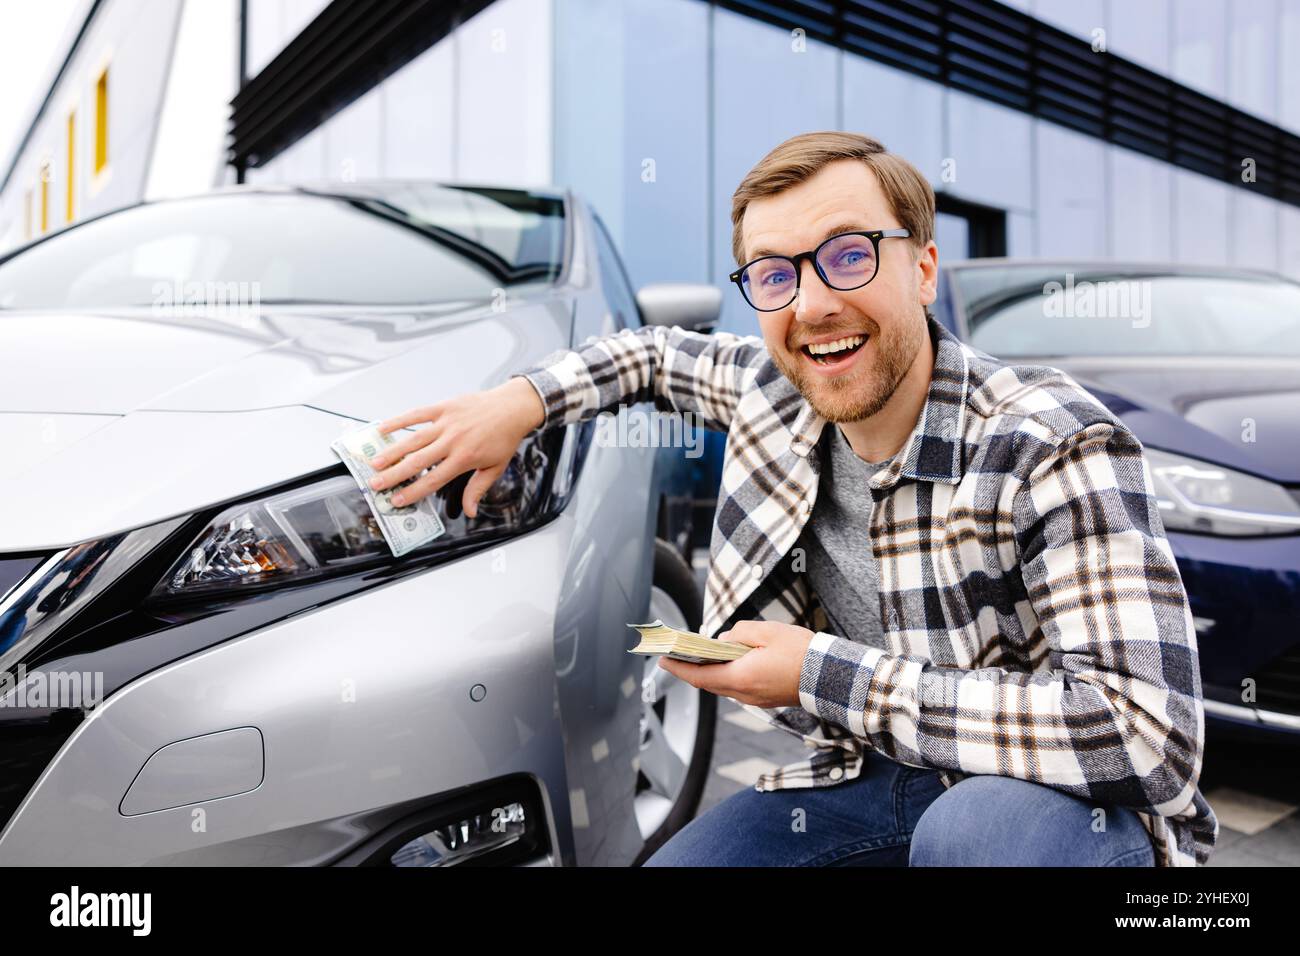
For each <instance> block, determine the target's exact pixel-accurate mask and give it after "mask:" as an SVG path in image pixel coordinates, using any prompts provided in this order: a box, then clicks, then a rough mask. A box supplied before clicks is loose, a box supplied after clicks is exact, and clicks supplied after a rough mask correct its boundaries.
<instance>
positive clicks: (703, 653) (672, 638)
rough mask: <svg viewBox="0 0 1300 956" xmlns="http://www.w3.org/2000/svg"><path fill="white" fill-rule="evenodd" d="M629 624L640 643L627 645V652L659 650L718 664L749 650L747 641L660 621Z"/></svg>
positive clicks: (667, 654)
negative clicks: (704, 632)
mask: <svg viewBox="0 0 1300 956" xmlns="http://www.w3.org/2000/svg"><path fill="white" fill-rule="evenodd" d="M628 627H631V628H635V629H636V631H637V632H638V633H639V634H640V635H641V643H640V644H638V645H637V646H636V647H633V648H630V649H629V650H628V653H629V654H645V655H647V656H652V655H656V654H662V655H663V656H664V657H671V658H672V659H673V660H675V661H686V662H688V663H691V664H721V663H725V662H726V661H734V660H735V659H736V658H738V657H742V656H744V655H745V654H746V653H748V652H749V651H750V650H752V648H751V647H750V646H749V645H748V644H735V643H733V642H731V641H719V640H715V639H714V638H710V637H705V636H704V635H703V634H696V633H695V632H694V631H681V630H678V629H677V628H675V627H670V626H669V625H667V624H665V623H664V622H663V621H651V622H650V623H649V624H629V625H628Z"/></svg>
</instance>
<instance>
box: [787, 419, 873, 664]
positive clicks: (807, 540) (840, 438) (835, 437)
mask: <svg viewBox="0 0 1300 956" xmlns="http://www.w3.org/2000/svg"><path fill="white" fill-rule="evenodd" d="M817 454H818V456H819V457H820V460H821V476H820V478H819V479H818V483H817V503H816V504H815V505H814V506H813V510H812V514H811V515H810V516H809V518H808V523H807V524H805V525H804V528H803V531H802V533H801V534H800V536H799V540H798V542H796V546H799V547H803V548H804V551H805V554H806V555H807V560H808V563H807V573H808V579H809V582H810V583H811V584H812V586H813V587H814V588H815V589H816V590H817V594H818V596H819V597H820V598H821V603H822V607H823V608H824V609H825V611H826V617H827V619H828V622H829V626H830V630H831V633H833V634H835V635H837V636H839V637H846V638H848V639H849V640H851V641H855V642H857V643H859V644H867V645H869V646H871V647H880V648H884V649H886V650H888V648H889V642H888V640H887V639H886V638H885V635H884V632H883V630H882V629H881V626H880V597H879V591H880V578H879V576H878V573H877V570H876V561H875V557H874V555H873V554H872V553H871V535H870V533H869V532H868V530H867V529H868V528H869V527H870V521H871V508H872V504H873V502H872V498H871V489H870V488H869V487H867V480H868V479H869V478H871V476H872V475H874V474H875V473H876V472H877V471H878V470H879V469H881V468H884V467H886V466H887V465H888V464H889V463H890V461H892V460H893V459H892V458H886V459H885V460H884V461H880V462H874V463H873V462H865V461H863V460H862V459H861V458H859V457H858V456H857V453H856V452H854V450H853V447H852V446H851V445H850V444H849V441H848V439H847V438H845V437H844V433H843V432H841V431H840V427H839V425H837V424H835V423H834V422H827V423H826V425H825V426H824V427H823V428H822V434H821V440H820V441H819V442H818V444H817Z"/></svg>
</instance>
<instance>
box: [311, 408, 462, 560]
mask: <svg viewBox="0 0 1300 956" xmlns="http://www.w3.org/2000/svg"><path fill="white" fill-rule="evenodd" d="M395 444H397V442H396V441H395V440H394V439H393V437H392V436H391V435H384V434H381V433H380V431H379V427H378V425H377V424H376V423H373V422H372V423H371V424H369V425H363V426H362V427H360V428H356V429H353V430H352V431H350V432H346V433H344V434H342V435H340V436H339V437H338V438H336V439H334V441H333V442H331V443H330V447H331V448H333V449H334V453H335V454H336V455H338V456H339V457H340V458H342V459H343V463H344V464H345V465H347V466H348V471H350V472H352V477H353V478H355V479H356V482H357V484H358V485H360V486H361V493H362V494H363V495H365V496H366V503H367V504H368V505H370V511H371V513H372V514H373V515H374V516H375V520H376V521H377V522H378V523H379V530H380V531H381V532H383V535H384V540H385V541H387V542H388V547H389V549H390V550H391V551H392V552H393V556H394V557H400V556H401V555H403V554H406V552H408V551H411V550H413V549H415V548H418V547H419V546H420V545H422V544H425V543H427V542H429V541H432V540H433V539H434V538H436V537H438V536H439V535H440V534H442V533H443V532H444V531H445V530H446V528H445V527H444V526H443V523H442V519H441V518H440V517H438V507H437V504H436V502H435V498H434V496H433V495H426V496H425V497H423V498H421V499H420V500H419V501H417V502H415V503H414V504H410V505H403V506H402V507H400V508H399V507H397V506H395V505H394V504H393V501H392V496H393V492H395V491H397V490H398V489H399V488H405V487H406V486H407V485H409V484H411V483H412V482H414V481H416V480H417V479H418V478H419V477H420V475H419V474H415V475H412V476H411V477H410V478H408V479H407V480H406V481H404V482H402V483H401V484H399V485H394V486H393V487H392V488H385V489H384V490H383V491H375V490H374V489H373V488H371V487H370V479H371V477H372V476H373V475H374V474H375V469H373V468H371V467H370V459H371V458H373V457H375V455H377V454H379V452H380V450H381V449H383V448H386V447H388V446H389V445H395Z"/></svg>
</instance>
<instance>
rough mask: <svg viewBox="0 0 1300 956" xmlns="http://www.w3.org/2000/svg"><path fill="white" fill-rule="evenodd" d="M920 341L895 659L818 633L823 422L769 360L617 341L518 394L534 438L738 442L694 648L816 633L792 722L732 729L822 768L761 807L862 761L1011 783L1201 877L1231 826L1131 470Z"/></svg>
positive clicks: (884, 592) (972, 358)
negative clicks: (815, 530) (739, 627)
mask: <svg viewBox="0 0 1300 956" xmlns="http://www.w3.org/2000/svg"><path fill="white" fill-rule="evenodd" d="M928 324H929V329H930V337H931V342H932V345H933V347H934V350H935V352H934V355H935V358H934V371H933V374H932V376H931V381H930V385H929V390H928V394H927V396H926V401H925V406H924V408H923V409H922V411H921V414H920V416H919V418H918V419H917V423H916V427H915V428H914V429H913V431H912V433H911V435H910V436H909V437H908V439H907V441H906V443H905V445H904V446H903V448H902V450H901V451H900V452H899V454H898V455H896V456H895V458H894V459H893V461H892V462H891V463H890V465H889V466H888V467H887V468H884V469H881V471H880V472H879V473H877V474H876V475H875V476H874V477H873V478H871V479H870V481H869V486H870V488H871V494H872V497H873V500H874V502H875V507H874V509H873V512H872V515H871V523H870V529H869V533H870V538H871V545H872V550H873V552H874V554H875V558H876V562H877V564H878V567H879V574H880V613H881V622H882V624H883V625H884V628H885V631H886V633H887V635H888V638H889V643H890V648H889V651H888V652H886V651H885V650H883V649H881V648H874V647H869V646H867V645H864V644H859V643H855V642H853V641H851V640H849V639H847V638H844V637H839V636H836V635H834V634H829V633H826V631H825V630H824V628H825V627H826V626H827V623H826V617H825V612H824V611H823V610H822V609H821V605H820V602H819V600H818V598H817V595H816V592H815V591H814V590H813V589H812V587H811V585H810V583H809V582H808V580H807V576H806V574H805V573H804V571H803V570H802V567H803V565H804V564H805V561H804V560H802V559H803V556H802V555H798V554H792V553H790V552H792V551H798V550H799V549H795V548H794V544H795V541H796V539H797V538H798V537H799V532H800V531H801V530H802V528H803V526H804V524H805V522H806V521H807V519H808V516H809V515H810V514H811V513H812V509H813V505H814V503H815V502H816V498H817V478H818V469H819V467H820V459H819V457H818V455H817V454H815V453H814V449H815V448H816V446H817V441H818V437H819V436H820V434H821V429H822V427H823V425H824V424H825V419H823V418H822V417H821V416H820V415H818V414H817V413H816V412H815V411H814V410H813V408H812V406H811V405H809V404H808V402H807V401H806V400H805V399H804V398H803V396H802V395H801V394H800V393H799V391H798V390H797V389H796V388H795V387H794V385H793V383H791V382H790V381H789V380H788V379H787V378H786V377H785V376H784V375H783V374H782V373H781V372H780V371H779V370H778V369H777V367H776V366H775V365H774V364H773V362H772V360H771V358H770V356H769V355H768V353H767V349H766V347H765V345H764V343H763V340H762V338H760V337H758V336H740V335H735V334H733V333H727V332H716V333H713V334H711V335H705V334H702V333H697V332H690V331H687V330H684V329H681V328H676V327H674V328H665V327H661V326H646V327H642V328H639V329H636V330H631V329H624V330H622V331H621V332H619V333H617V334H615V335H610V336H606V337H604V338H600V339H596V338H590V339H588V340H587V342H586V343H584V345H583V346H582V347H580V348H578V349H574V350H560V351H557V352H554V353H552V354H551V355H548V356H546V358H544V359H542V360H541V361H540V362H539V363H538V364H536V365H533V366H530V367H528V368H527V369H524V370H522V371H520V372H517V373H515V374H519V375H523V376H525V377H526V378H527V379H528V380H529V381H530V382H531V383H532V384H533V386H534V387H535V388H536V389H537V391H538V394H539V395H540V396H541V398H542V401H543V403H544V405H545V409H546V417H545V421H544V423H543V425H542V426H541V427H542V428H549V427H552V426H556V425H562V424H568V423H571V422H575V421H582V420H586V419H588V418H591V417H594V416H595V415H596V414H597V413H598V412H600V411H613V410H615V409H617V407H618V406H619V405H620V404H622V403H627V404H632V403H637V402H646V401H649V402H653V403H654V405H655V407H656V408H658V409H660V410H662V411H669V410H677V411H680V412H691V413H694V414H695V415H697V416H700V419H699V420H700V421H702V423H703V424H705V425H706V427H709V428H712V429H716V430H720V431H725V432H727V444H726V454H725V460H724V464H723V473H722V486H721V488H720V491H719V495H718V506H717V513H716V516H715V521H714V526H713V537H712V543H711V555H710V557H711V560H710V565H709V574H708V582H707V587H706V593H705V598H704V624H703V628H702V630H703V633H704V634H706V635H707V636H710V637H716V636H718V635H719V634H720V633H721V632H722V631H724V630H726V629H727V628H729V627H731V626H733V625H734V624H735V623H736V622H737V621H741V620H755V619H757V620H774V621H785V622H788V623H793V624H798V625H801V626H804V627H807V628H809V629H811V630H813V631H815V632H816V633H815V636H814V637H813V639H812V643H811V644H810V645H809V647H808V651H807V654H806V656H805V657H804V660H803V665H802V670H801V672H800V675H799V700H800V706H798V707H793V706H792V707H777V708H760V707H756V706H752V705H742V706H744V707H745V709H746V710H748V711H750V712H751V713H753V714H755V715H756V716H759V717H761V718H762V719H764V720H766V721H767V722H769V723H771V724H773V725H775V726H777V727H780V728H781V729H783V730H785V731H788V732H790V733H792V734H795V735H797V736H799V737H802V738H803V739H804V741H805V743H806V744H807V745H808V746H809V747H810V748H812V749H813V753H811V754H810V755H809V756H808V757H807V758H805V759H803V760H800V761H798V762H796V763H792V764H790V765H788V766H784V767H781V768H779V769H775V770H772V771H771V772H768V773H764V774H762V775H761V776H760V777H759V778H758V781H757V783H756V784H755V787H756V789H758V790H762V791H767V790H776V789H782V788H788V787H821V786H831V785H834V784H837V783H841V782H843V781H845V780H851V779H853V778H855V777H856V776H858V774H859V772H860V771H861V769H862V765H863V756H864V750H865V749H872V750H876V751H878V752H879V753H881V754H883V755H884V756H886V757H888V758H890V759H891V760H895V761H897V762H899V763H902V764H905V765H908V766H913V767H924V768H931V769H936V770H938V771H939V776H940V779H941V780H942V782H943V784H944V786H945V787H951V786H952V785H953V784H954V783H956V782H957V781H959V780H962V779H964V778H965V777H967V776H970V775H974V774H997V775H1002V776H1010V777H1017V778H1019V779H1022V780H1028V781H1032V782H1034V783H1040V784H1043V785H1046V786H1049V787H1054V788H1056V789H1059V790H1062V791H1064V792H1066V793H1069V794H1072V795H1074V796H1077V797H1080V798H1082V799H1085V800H1088V801H1090V802H1094V803H1097V804H1114V805H1118V806H1125V807H1129V808H1132V809H1133V810H1134V811H1136V812H1137V813H1138V815H1139V818H1140V819H1141V820H1142V823H1143V825H1144V826H1145V827H1146V829H1147V831H1148V832H1149V833H1150V835H1151V839H1152V843H1153V846H1154V848H1155V859H1156V865H1157V866H1195V865H1196V864H1198V863H1204V862H1205V860H1206V859H1207V858H1208V856H1209V854H1210V850H1211V848H1212V847H1213V846H1214V843H1215V839H1216V837H1217V835H1218V821H1217V819H1216V818H1215V816H1214V813H1213V811H1212V810H1211V809H1210V806H1209V804H1208V803H1207V802H1206V800H1205V798H1204V797H1203V796H1202V794H1201V792H1200V790H1199V789H1198V787H1197V779H1198V777H1199V776H1200V772H1201V759H1202V748H1203V735H1204V712H1203V709H1202V703H1201V680H1200V669H1199V666H1198V660H1197V648H1196V632H1195V630H1194V629H1193V625H1192V615H1191V610H1190V608H1189V606H1188V603H1187V596H1186V592H1185V591H1184V589H1183V584H1182V578H1181V576H1180V574H1179V571H1178V566H1177V565H1176V564H1175V562H1174V557H1173V553H1172V551H1171V550H1170V547H1169V542H1168V539H1167V538H1166V537H1165V532H1164V525H1163V522H1162V521H1161V518H1160V514H1159V510H1158V508H1157V505H1156V500H1155V497H1154V493H1153V485H1152V479H1151V472H1150V468H1149V466H1148V464H1147V461H1146V458H1145V456H1144V455H1143V453H1142V446H1141V444H1140V443H1139V442H1138V440H1137V438H1136V437H1134V435H1133V434H1132V432H1131V431H1129V429H1128V428H1126V427H1125V426H1124V425H1123V424H1122V423H1121V422H1120V421H1119V419H1117V418H1116V417H1115V416H1114V415H1112V414H1111V413H1110V412H1109V411H1108V410H1107V409H1106V408H1105V406H1103V405H1102V404H1101V403H1100V402H1099V401H1098V400H1097V399H1096V398H1095V397H1094V396H1093V395H1092V394H1091V393H1089V392H1088V391H1086V390H1085V389H1084V388H1082V387H1081V386H1080V385H1079V384H1078V383H1077V382H1075V381H1074V380H1073V379H1072V378H1071V377H1070V376H1069V375H1067V374H1065V373H1064V372H1062V371H1060V370H1058V369H1055V368H1051V367H1046V366H1031V365H1008V364H1005V363H1003V362H1000V361H999V360H997V359H995V358H993V357H992V356H990V355H987V354H985V353H984V352H980V351H978V350H976V349H973V348H971V347H970V346H968V345H966V344H965V343H963V342H961V341H960V340H959V339H957V338H956V337H955V336H953V335H952V334H951V333H950V332H948V330H947V329H945V328H944V327H943V326H941V325H939V324H938V323H937V322H936V321H934V320H933V319H929V320H928Z"/></svg>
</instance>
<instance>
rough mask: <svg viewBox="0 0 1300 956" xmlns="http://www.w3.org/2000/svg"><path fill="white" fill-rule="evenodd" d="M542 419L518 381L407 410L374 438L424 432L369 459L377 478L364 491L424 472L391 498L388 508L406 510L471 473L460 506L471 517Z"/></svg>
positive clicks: (531, 393)
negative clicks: (399, 431) (403, 431)
mask: <svg viewBox="0 0 1300 956" xmlns="http://www.w3.org/2000/svg"><path fill="white" fill-rule="evenodd" d="M545 417H546V410H545V408H544V407H543V405H542V400H541V399H540V398H539V397H538V395H537V390H536V389H534V388H533V386H532V384H531V383H529V381H528V380H527V379H525V378H523V377H522V376H515V377H512V378H510V379H508V380H507V381H505V382H504V383H502V384H501V385H498V386H497V387H496V388H492V389H488V390H487V391H482V392H468V393H466V394H464V395H457V396H456V397H455V398H449V399H446V400H444V401H441V402H436V403H434V404H433V405H427V406H425V407H422V408H413V409H411V411H409V412H406V413H405V414H403V415H398V416H397V417H396V418H390V419H388V420H386V421H384V422H381V423H380V424H379V431H380V433H381V434H388V433H389V432H392V431H396V430H397V429H399V428H409V427H410V426H412V425H418V424H421V423H428V426H429V427H427V428H421V429H420V430H419V431H417V432H416V433H415V434H413V435H408V436H406V437H404V438H402V439H401V440H400V441H398V442H397V443H396V444H394V445H392V446H391V447H389V448H386V449H384V450H383V451H382V452H380V453H379V454H378V455H375V456H374V457H373V458H371V459H370V465H371V467H372V468H374V469H375V470H376V471H378V472H379V474H377V475H375V477H374V478H372V479H371V481H370V486H371V487H372V488H374V489H375V490H376V491H383V490H384V489H385V488H391V487H392V486H393V485H397V484H400V483H401V482H403V481H405V480H406V479H408V478H410V477H412V476H413V475H418V474H419V473H420V472H421V471H423V470H424V469H425V468H428V469H430V471H429V473H428V474H427V475H425V476H424V477H423V478H421V479H419V480H418V481H416V482H415V483H413V484H411V485H409V486H407V487H406V488H403V489H402V490H401V492H400V493H398V494H394V495H393V498H392V501H393V504H394V505H409V504H412V503H413V502H416V501H419V500H420V499H421V498H424V497H426V496H428V495H431V494H433V493H435V492H436V491H438V489H440V488H441V487H442V486H443V485H445V484H447V482H449V481H451V480H452V479H454V478H456V477H457V476H459V475H462V474H464V473H465V472H467V471H470V470H471V469H473V470H474V474H473V475H471V476H470V479H469V482H468V483H467V484H466V486H465V493H464V495H463V496H462V497H461V506H462V507H463V508H464V509H465V513H466V514H467V515H469V517H471V518H473V517H476V516H477V514H478V502H479V499H480V498H482V497H483V495H484V494H485V493H486V492H487V490H488V489H489V488H490V487H492V483H493V482H494V481H496V480H497V479H498V478H500V477H501V474H502V473H503V472H504V471H505V470H506V466H508V465H509V464H510V460H511V459H512V458H514V456H515V452H516V451H517V450H518V448H519V445H520V443H521V442H522V441H523V440H524V438H525V437H526V436H527V435H528V433H529V432H531V431H532V430H533V429H535V428H537V427H538V426H540V425H541V424H542V422H543V421H544V420H545Z"/></svg>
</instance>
